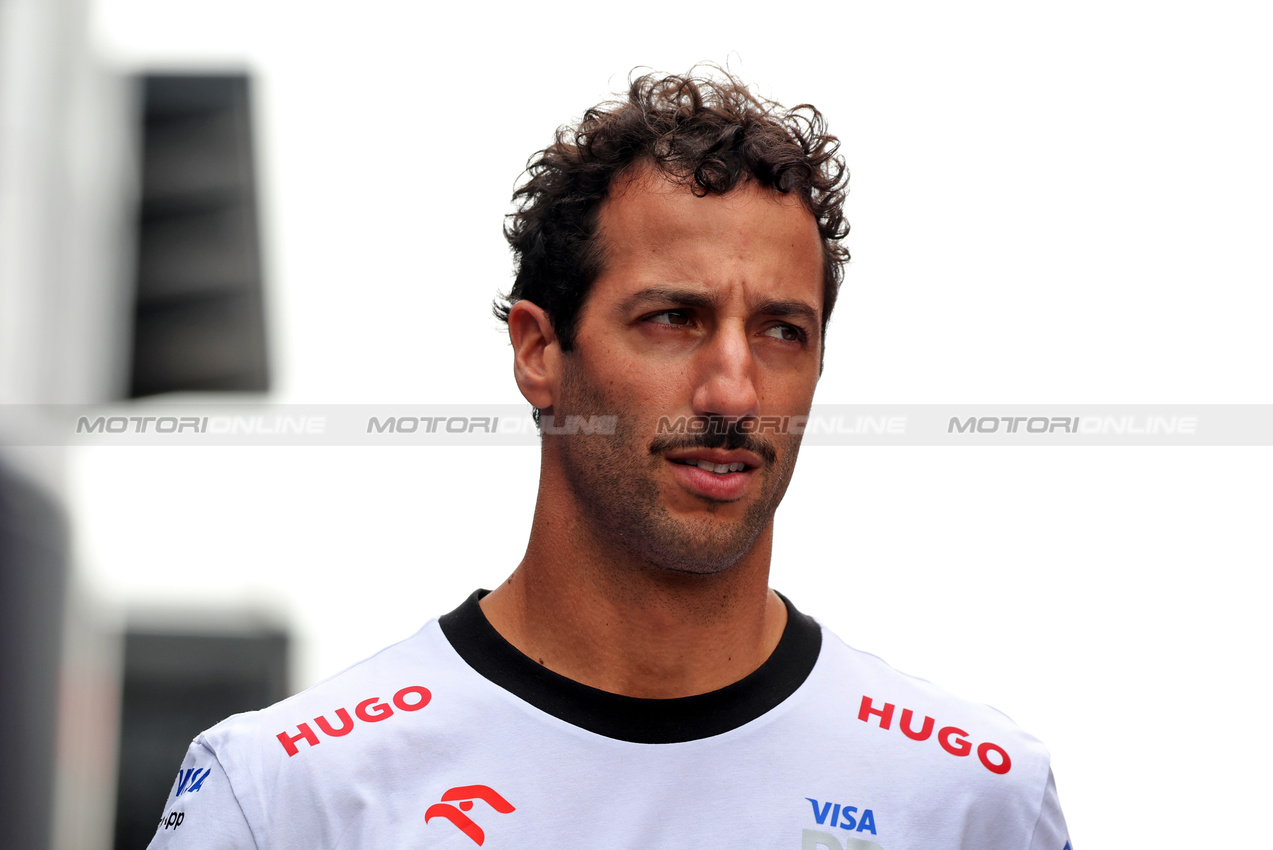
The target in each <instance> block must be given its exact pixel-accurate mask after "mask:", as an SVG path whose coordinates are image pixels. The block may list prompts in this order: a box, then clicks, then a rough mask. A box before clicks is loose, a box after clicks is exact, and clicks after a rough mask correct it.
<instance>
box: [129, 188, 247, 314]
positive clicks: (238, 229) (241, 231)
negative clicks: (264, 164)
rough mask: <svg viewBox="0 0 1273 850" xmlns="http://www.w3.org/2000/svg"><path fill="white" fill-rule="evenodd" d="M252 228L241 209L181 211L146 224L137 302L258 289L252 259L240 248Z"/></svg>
mask: <svg viewBox="0 0 1273 850" xmlns="http://www.w3.org/2000/svg"><path fill="white" fill-rule="evenodd" d="M251 226H252V217H251V216H250V215H248V213H247V211H246V210H244V209H243V207H242V206H241V205H232V206H221V207H212V208H208V209H195V210H183V211H181V212H180V213H179V214H167V215H164V216H162V217H157V218H155V219H154V220H152V221H148V222H146V223H145V225H144V226H143V228H142V232H141V252H140V255H139V257H138V260H139V262H138V269H137V287H138V296H139V301H141V302H142V303H143V304H152V303H155V302H161V301H164V300H167V299H168V298H173V297H180V296H182V295H187V294H194V293H210V294H216V293H218V292H221V291H226V290H228V291H232V292H245V291H253V290H256V289H259V287H260V271H259V268H258V264H257V262H256V257H255V256H249V255H248V254H247V253H246V252H244V251H243V250H242V248H241V246H242V245H243V243H244V241H245V240H246V239H247V238H248V231H249V228H250V227H251Z"/></svg>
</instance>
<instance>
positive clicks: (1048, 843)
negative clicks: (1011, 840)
mask: <svg viewBox="0 0 1273 850" xmlns="http://www.w3.org/2000/svg"><path fill="white" fill-rule="evenodd" d="M1030 850H1074V848H1073V847H1071V845H1070V836H1069V830H1068V829H1067V828H1066V826H1065V815H1063V814H1061V800H1060V798H1059V797H1058V796H1057V793H1056V781H1055V780H1054V779H1053V778H1052V771H1051V770H1049V771H1048V784H1047V787H1046V788H1045V789H1044V790H1043V803H1042V804H1041V806H1040V808H1039V820H1038V821H1037V822H1036V823H1035V825H1034V837H1033V838H1031V840H1030Z"/></svg>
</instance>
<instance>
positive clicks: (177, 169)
mask: <svg viewBox="0 0 1273 850" xmlns="http://www.w3.org/2000/svg"><path fill="white" fill-rule="evenodd" d="M140 82H141V87H142V100H143V104H144V106H143V116H144V127H143V145H142V147H143V157H142V169H141V170H142V191H141V198H142V203H141V210H140V217H139V225H138V250H137V266H136V268H137V288H136V310H135V315H134V333H133V366H132V385H131V395H132V397H134V398H135V397H138V396H145V395H154V394H156V393H164V392H179V391H189V390H216V391H226V392H245V391H246V392H263V391H265V390H267V389H268V388H269V363H268V359H267V349H266V333H265V324H266V323H265V310H264V304H265V299H264V295H263V282H262V274H261V265H262V264H261V251H260V228H259V217H258V213H257V191H256V177H255V168H254V164H253V155H252V113H251V101H250V85H249V79H248V77H247V76H246V75H243V74H162V75H159V74H152V75H146V76H143V77H142V78H141V81H140Z"/></svg>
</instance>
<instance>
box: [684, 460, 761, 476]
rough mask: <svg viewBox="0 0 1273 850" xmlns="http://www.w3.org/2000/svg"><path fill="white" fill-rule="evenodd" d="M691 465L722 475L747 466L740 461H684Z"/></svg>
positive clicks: (739, 470) (740, 470) (741, 469)
mask: <svg viewBox="0 0 1273 850" xmlns="http://www.w3.org/2000/svg"><path fill="white" fill-rule="evenodd" d="M686 462H687V463H688V464H689V465H691V466H697V467H698V468H699V469H706V470H707V471H708V472H714V473H716V474H717V475H724V474H725V473H726V472H742V471H743V470H744V469H746V468H747V464H745V463H743V462H742V461H737V462H735V463H712V462H711V461H710V460H698V461H694V460H691V461H686Z"/></svg>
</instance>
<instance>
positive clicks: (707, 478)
mask: <svg viewBox="0 0 1273 850" xmlns="http://www.w3.org/2000/svg"><path fill="white" fill-rule="evenodd" d="M664 459H665V460H667V461H668V465H669V466H670V467H671V469H672V471H673V474H674V476H675V478H676V480H677V481H679V482H680V484H681V486H683V487H684V488H685V489H686V490H688V491H689V492H690V493H693V494H694V495H695V496H698V497H699V498H702V499H706V500H707V501H709V502H734V501H737V500H739V499H741V498H743V497H744V496H745V495H747V493H748V491H749V489H750V488H751V486H752V479H754V478H755V477H756V473H757V471H758V470H759V468H760V467H761V465H762V464H763V461H762V460H761V459H760V458H759V457H757V456H756V455H754V454H752V453H751V452H748V451H742V450H734V451H723V450H721V449H701V448H700V449H689V450H681V451H677V452H671V453H669V454H666V455H664Z"/></svg>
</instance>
